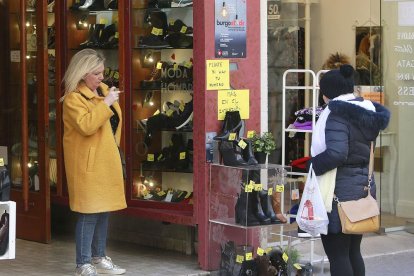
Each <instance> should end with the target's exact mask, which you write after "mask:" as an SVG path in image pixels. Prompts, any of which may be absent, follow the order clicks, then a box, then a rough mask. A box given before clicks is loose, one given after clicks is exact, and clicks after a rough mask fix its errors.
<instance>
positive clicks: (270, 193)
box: [267, 188, 273, 196]
mask: <svg viewBox="0 0 414 276" xmlns="http://www.w3.org/2000/svg"><path fill="white" fill-rule="evenodd" d="M272 194H273V188H269V190H267V195H270V196H271V195H272Z"/></svg>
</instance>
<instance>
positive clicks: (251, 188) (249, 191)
mask: <svg viewBox="0 0 414 276" xmlns="http://www.w3.org/2000/svg"><path fill="white" fill-rule="evenodd" d="M253 188H254V186H253V185H252V184H249V185H246V187H244V191H245V192H246V193H251V192H253Z"/></svg>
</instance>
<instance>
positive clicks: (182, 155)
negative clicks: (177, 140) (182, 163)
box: [180, 151, 185, 160]
mask: <svg viewBox="0 0 414 276" xmlns="http://www.w3.org/2000/svg"><path fill="white" fill-rule="evenodd" d="M184 159H185V151H183V152H180V160H184Z"/></svg>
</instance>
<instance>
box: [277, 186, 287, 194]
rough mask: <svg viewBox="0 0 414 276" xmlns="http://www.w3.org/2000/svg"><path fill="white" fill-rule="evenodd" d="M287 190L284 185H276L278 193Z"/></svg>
mask: <svg viewBox="0 0 414 276" xmlns="http://www.w3.org/2000/svg"><path fill="white" fill-rule="evenodd" d="M284 190H285V186H283V185H276V192H278V193H282V192H283V191H284Z"/></svg>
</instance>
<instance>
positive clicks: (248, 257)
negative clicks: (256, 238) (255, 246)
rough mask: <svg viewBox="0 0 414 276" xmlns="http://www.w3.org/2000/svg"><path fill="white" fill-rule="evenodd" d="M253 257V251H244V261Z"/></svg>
mask: <svg viewBox="0 0 414 276" xmlns="http://www.w3.org/2000/svg"><path fill="white" fill-rule="evenodd" d="M252 259H253V253H252V252H247V253H246V261H251V260H252Z"/></svg>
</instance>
